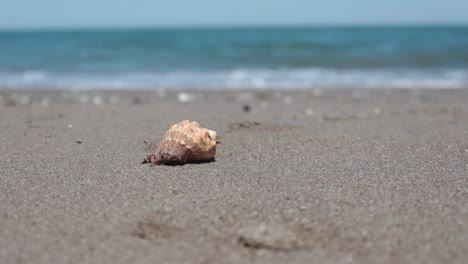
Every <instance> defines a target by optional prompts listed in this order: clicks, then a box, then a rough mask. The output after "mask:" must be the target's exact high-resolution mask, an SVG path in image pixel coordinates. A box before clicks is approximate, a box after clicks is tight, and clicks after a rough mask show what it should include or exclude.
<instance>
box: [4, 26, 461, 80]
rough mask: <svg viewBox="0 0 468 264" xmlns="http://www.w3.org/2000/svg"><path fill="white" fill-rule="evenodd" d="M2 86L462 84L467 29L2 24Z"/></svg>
mask: <svg viewBox="0 0 468 264" xmlns="http://www.w3.org/2000/svg"><path fill="white" fill-rule="evenodd" d="M0 87H4V88H5V87H7V88H66V89H94V88H102V89H106V88H110V89H156V88H168V89H170V88H186V89H205V88H209V89H244V88H253V89H266V88H268V89H276V88H278V89H291V88H293V89H296V88H301V89H302V88H304V89H307V88H415V87H416V88H466V87H468V27H463V26H453V27H448V26H447V27H389V26H386V27H277V28H203V29H125V30H124V29H120V30H69V31H3V32H0Z"/></svg>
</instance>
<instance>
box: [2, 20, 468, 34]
mask: <svg viewBox="0 0 468 264" xmlns="http://www.w3.org/2000/svg"><path fill="white" fill-rule="evenodd" d="M301 27H302V28H376V27H381V28H392V27H394V28H414V27H418V28H419V27H468V22H459V23H458V22H446V23H441V22H433V23H430V22H418V23H381V22H378V23H282V24H280V23H278V24H220V25H211V24H196V25H182V24H181V25H177V24H167V25H87V26H65V27H60V26H44V27H42V26H41V27H1V26H0V32H12V31H25V32H27V31H101V30H171V29H175V30H177V29H181V30H183V29H194V30H197V29H200V30H203V29H248V28H253V29H274V28H301Z"/></svg>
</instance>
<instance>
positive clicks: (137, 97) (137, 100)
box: [132, 96, 142, 105]
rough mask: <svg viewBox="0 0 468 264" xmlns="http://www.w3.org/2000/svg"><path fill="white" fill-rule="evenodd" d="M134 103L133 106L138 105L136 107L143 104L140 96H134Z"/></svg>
mask: <svg viewBox="0 0 468 264" xmlns="http://www.w3.org/2000/svg"><path fill="white" fill-rule="evenodd" d="M132 103H133V104H136V105H139V104H141V103H142V100H141V98H140V97H139V96H134V97H133V98H132Z"/></svg>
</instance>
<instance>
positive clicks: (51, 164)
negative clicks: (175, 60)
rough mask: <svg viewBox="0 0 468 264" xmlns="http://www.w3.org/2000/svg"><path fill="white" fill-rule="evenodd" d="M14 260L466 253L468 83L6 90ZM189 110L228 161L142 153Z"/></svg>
mask: <svg viewBox="0 0 468 264" xmlns="http://www.w3.org/2000/svg"><path fill="white" fill-rule="evenodd" d="M0 94H1V95H2V96H1V100H0V142H1V144H0V201H1V202H0V259H1V260H2V261H1V262H2V263H111V262H112V263H136V262H137V263H155V262H156V263H464V261H466V259H468V172H467V166H468V104H467V102H468V90H378V91H376V90H372V91H369V90H354V91H353V90H341V91H340V90H334V91H328V90H313V91H291V92H286V91H260V92H249V91H236V92H208V91H204V92H201V91H200V92H192V93H183V92H174V91H172V92H161V91H160V92H149V91H127V92H124V91H121V92H117V91H105V92H104V91H101V92H86V91H82V92H74V93H72V92H69V91H39V92H38V91H26V90H24V91H11V90H0ZM183 119H190V120H195V121H198V122H200V123H201V124H202V125H203V126H204V127H207V128H210V129H213V130H216V131H217V132H218V135H219V145H218V149H217V150H218V153H217V155H216V161H215V162H211V163H203V164H188V165H185V166H149V165H147V164H140V162H141V161H142V160H143V158H144V157H145V156H146V155H147V154H149V153H150V152H151V151H153V150H154V149H155V147H156V146H157V143H158V142H159V140H160V139H161V137H162V135H163V133H164V132H165V131H166V130H167V128H168V127H169V126H170V125H171V124H173V123H176V122H179V121H181V120H183Z"/></svg>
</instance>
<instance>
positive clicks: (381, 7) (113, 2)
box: [0, 0, 468, 29]
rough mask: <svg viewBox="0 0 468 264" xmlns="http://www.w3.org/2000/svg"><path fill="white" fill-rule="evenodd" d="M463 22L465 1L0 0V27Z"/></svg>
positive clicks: (467, 6) (466, 21)
mask: <svg viewBox="0 0 468 264" xmlns="http://www.w3.org/2000/svg"><path fill="white" fill-rule="evenodd" d="M376 23H378V24H425V23H430V24H440V23H442V24H444V23H457V24H460V23H462V24H468V0H283V1H275V0H229V1H228V0H0V28H3V29H5V28H7V29H14V28H68V27H74V28H76V27H78V28H79V27H138V26H156V27H159V26H226V25H281V24H303V25H309V24H311V25H316V24H318V25H321V24H376Z"/></svg>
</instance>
